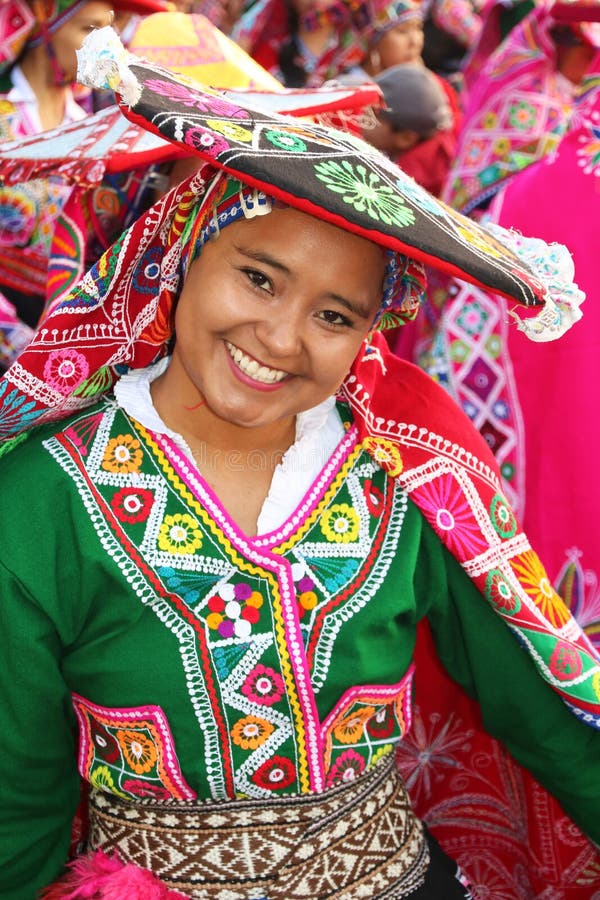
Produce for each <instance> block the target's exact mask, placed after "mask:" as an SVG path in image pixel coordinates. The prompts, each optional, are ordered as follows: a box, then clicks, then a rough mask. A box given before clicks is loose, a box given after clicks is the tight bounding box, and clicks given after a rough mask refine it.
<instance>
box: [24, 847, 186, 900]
mask: <svg viewBox="0 0 600 900" xmlns="http://www.w3.org/2000/svg"><path fill="white" fill-rule="evenodd" d="M68 868H69V871H68V873H67V874H66V875H65V876H64V877H63V878H61V879H60V880H59V881H56V882H54V884H51V885H50V886H49V887H47V888H46V889H45V890H44V891H43V892H42V894H41V895H40V900H186V897H185V894H180V893H179V891H172V890H170V889H169V888H168V887H167V886H166V884H163V882H162V881H159V880H158V879H157V878H155V877H154V875H153V874H152V872H149V871H148V870H147V869H140V868H139V866H134V865H131V864H126V863H122V862H121V861H120V860H119V859H118V858H117V857H115V856H113V857H110V856H107V855H106V854H105V853H103V852H102V850H98V851H97V852H96V853H94V854H90V855H87V856H80V857H78V859H76V860H74V861H73V862H72V863H70V864H69V867H68Z"/></svg>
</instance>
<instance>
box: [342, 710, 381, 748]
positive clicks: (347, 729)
mask: <svg viewBox="0 0 600 900" xmlns="http://www.w3.org/2000/svg"><path fill="white" fill-rule="evenodd" d="M374 714H375V707H374V706H363V708H362V709H357V710H355V711H354V712H351V713H350V715H348V716H345V717H344V718H343V719H342V721H341V722H339V723H338V724H337V725H336V726H335V728H334V729H333V734H334V736H335V737H336V738H337V740H338V741H339V742H340V743H341V744H356V743H357V742H358V741H360V739H361V738H362V736H363V733H364V729H365V723H366V722H368V721H369V719H370V718H371V716H373V715H374Z"/></svg>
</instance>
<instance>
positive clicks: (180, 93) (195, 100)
mask: <svg viewBox="0 0 600 900" xmlns="http://www.w3.org/2000/svg"><path fill="white" fill-rule="evenodd" d="M145 86H146V87H147V88H149V89H150V90H151V91H154V93H155V94H160V95H161V96H162V97H168V98H169V100H175V101H176V102H178V103H181V104H182V105H183V106H190V107H193V108H194V109H198V110H200V111H201V112H205V113H211V114H212V115H216V116H225V117H226V118H228V119H248V118H249V114H248V111H247V110H246V109H241V108H240V107H239V106H235V105H234V104H233V103H230V102H229V101H228V100H223V99H222V98H221V97H211V96H210V95H207V94H204V95H201V96H198V94H197V93H196V92H194V91H192V90H190V88H187V87H185V85H183V84H172V83H171V82H170V81H160V80H158V79H151V80H150V81H146V82H145Z"/></svg>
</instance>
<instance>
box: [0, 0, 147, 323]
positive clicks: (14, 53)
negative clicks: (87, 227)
mask: <svg viewBox="0 0 600 900" xmlns="http://www.w3.org/2000/svg"><path fill="white" fill-rule="evenodd" d="M164 5H165V4H164V3H163V2H162V0H114V2H113V0H111V2H108V0H41V2H33V0H31V2H25V0H7V9H6V10H5V11H4V12H5V14H4V15H3V16H2V18H0V29H1V33H0V138H1V139H2V140H13V139H15V138H19V137H25V136H28V135H33V134H39V133H42V132H44V131H47V130H49V129H52V128H55V127H56V126H58V125H62V124H67V123H69V122H75V121H78V120H81V119H83V118H85V116H86V115H87V114H88V109H87V108H86V107H85V106H83V105H82V104H81V103H80V102H78V100H77V99H76V98H75V96H74V90H73V89H74V86H75V81H76V73H77V57H76V50H77V49H78V48H79V47H80V46H81V44H82V42H83V40H84V38H85V37H86V35H87V34H89V33H90V31H92V30H93V29H96V28H101V27H104V26H106V25H107V24H109V23H110V22H111V21H112V18H113V10H114V9H118V10H122V9H126V10H139V11H148V10H149V9H160V8H163V7H164ZM71 191H72V188H71V187H70V186H69V185H67V184H65V182H64V181H62V180H61V179H58V178H52V179H37V180H35V181H30V182H28V183H23V184H17V185H14V186H11V187H0V291H2V292H3V294H4V295H5V297H6V298H7V299H8V300H9V301H10V302H11V303H12V304H13V306H14V308H15V311H16V316H17V319H19V320H21V321H22V322H23V323H24V324H25V325H27V326H28V327H29V328H34V327H35V326H36V325H37V323H38V321H39V318H40V316H41V314H42V310H43V308H44V304H45V299H46V287H47V271H48V258H49V255H50V250H51V243H52V239H53V235H54V227H55V223H56V220H57V217H58V216H59V214H60V212H61V210H62V208H63V207H64V204H65V203H66V202H67V200H68V198H69V197H70V195H71Z"/></svg>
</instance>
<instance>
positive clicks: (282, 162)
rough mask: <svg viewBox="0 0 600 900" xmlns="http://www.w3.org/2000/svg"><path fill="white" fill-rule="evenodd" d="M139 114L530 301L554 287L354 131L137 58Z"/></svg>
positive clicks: (154, 126) (263, 178)
mask: <svg viewBox="0 0 600 900" xmlns="http://www.w3.org/2000/svg"><path fill="white" fill-rule="evenodd" d="M128 68H129V71H130V73H131V74H132V75H133V76H134V77H135V79H136V80H137V82H138V84H139V86H140V88H141V92H140V95H139V99H136V100H134V102H132V103H131V105H128V104H127V103H125V102H123V101H122V102H121V109H122V112H123V113H124V115H125V116H127V118H128V119H130V121H132V122H135V123H136V124H137V125H140V126H141V127H143V128H147V129H149V130H150V131H152V132H153V133H154V134H156V135H159V136H161V137H163V138H165V139H166V140H168V141H171V142H172V143H174V144H176V145H177V146H179V147H183V148H185V149H186V151H187V152H188V153H190V154H195V155H197V156H198V157H200V158H201V159H204V160H205V161H207V162H210V163H212V164H213V165H215V166H217V167H219V168H222V169H224V170H225V171H227V172H230V173H231V174H233V175H235V176H237V177H238V178H240V179H241V180H242V181H244V182H246V183H248V184H250V185H252V186H254V187H257V188H259V189H262V190H264V191H265V192H266V193H268V194H270V195H272V196H274V197H276V198H278V199H279V200H281V201H283V202H285V203H287V204H288V205H290V206H292V207H295V208H297V209H299V210H301V211H303V212H306V213H309V214H311V215H314V216H316V217H317V218H319V219H322V220H324V221H327V222H330V223H332V224H334V225H337V226H339V227H341V228H344V229H346V230H348V231H351V232H353V233H355V234H359V235H361V236H363V237H365V238H368V239H369V240H373V241H375V242H376V243H379V244H380V245H382V246H383V247H387V248H389V249H392V250H396V251H398V252H400V253H403V254H406V255H408V256H411V257H413V258H415V259H417V260H419V261H420V262H422V263H425V264H427V265H430V266H433V267H435V268H437V269H440V270H441V271H443V272H446V273H447V274H449V275H453V276H456V277H458V278H461V279H464V280H466V281H470V282H471V283H473V284H476V285H478V286H479V287H483V288H485V289H487V290H491V291H494V292H497V293H499V294H501V295H503V296H505V297H507V298H511V299H513V300H516V301H517V302H519V303H521V304H524V305H526V306H537V305H541V304H543V303H544V301H545V296H546V288H545V286H544V284H543V283H542V282H541V281H540V279H539V278H538V277H537V275H536V274H535V272H534V271H533V270H532V269H531V268H529V267H528V266H527V265H525V264H523V263H522V262H521V260H520V259H519V258H518V257H517V256H516V255H515V254H514V253H513V252H512V251H511V250H509V249H508V248H507V247H505V246H504V245H503V244H501V243H499V242H498V241H497V240H495V239H494V238H492V237H491V236H490V235H489V234H488V233H487V232H486V231H485V230H484V229H482V228H480V227H479V226H478V225H477V224H476V223H474V222H473V221H471V220H470V219H467V218H466V217H465V216H463V215H461V214H460V213H457V212H455V211H454V210H452V209H451V208H450V207H448V206H446V205H445V204H443V203H441V202H440V201H439V200H437V199H436V198H435V197H433V196H432V195H430V194H429V193H428V192H427V191H425V190H424V189H423V188H421V187H420V186H419V185H418V184H417V183H416V182H415V181H414V180H413V179H412V178H410V177H408V176H407V175H405V174H404V173H403V172H402V171H401V170H400V169H399V168H398V166H396V165H395V164H394V163H392V162H391V161H390V160H388V159H387V158H386V157H384V156H382V154H380V153H379V152H378V151H376V150H375V149H374V148H373V147H371V146H370V145H369V144H366V143H365V142H364V141H362V140H360V139H358V138H356V137H354V136H353V135H351V134H348V133H346V132H341V131H335V130H333V129H331V128H325V127H323V126H320V125H317V124H314V123H308V122H306V123H305V122H302V123H293V122H290V120H289V118H285V117H283V116H280V115H277V114H276V113H274V112H270V111H268V110H265V109H264V108H260V107H259V106H253V105H250V104H242V103H235V104H234V103H232V102H231V101H230V99H229V98H228V97H227V96H226V95H225V94H224V93H221V92H218V91H212V90H208V89H202V88H200V87H199V86H194V85H192V84H190V83H189V82H187V81H185V80H184V79H181V78H178V77H177V76H175V75H173V74H172V73H169V72H167V71H166V70H162V69H157V68H153V67H151V66H148V65H145V64H144V63H143V62H142V61H138V60H136V59H135V58H130V61H129V66H128Z"/></svg>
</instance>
